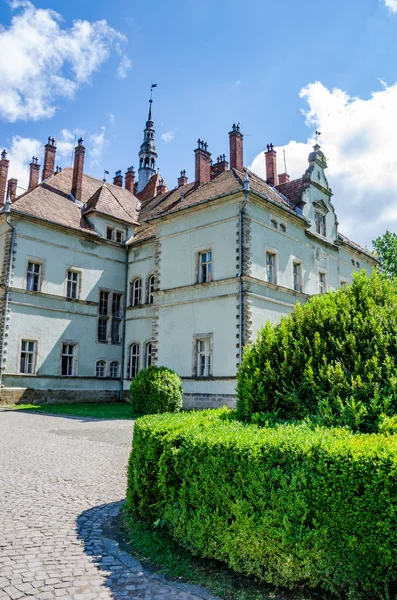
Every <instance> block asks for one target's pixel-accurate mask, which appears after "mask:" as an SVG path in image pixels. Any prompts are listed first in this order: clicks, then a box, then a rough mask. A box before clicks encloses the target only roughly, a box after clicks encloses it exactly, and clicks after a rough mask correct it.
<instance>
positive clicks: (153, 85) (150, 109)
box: [148, 83, 157, 121]
mask: <svg viewBox="0 0 397 600" xmlns="http://www.w3.org/2000/svg"><path fill="white" fill-rule="evenodd" d="M156 87H157V83H152V85H151V86H150V100H149V116H148V121H151V120H152V102H153V88H156Z"/></svg>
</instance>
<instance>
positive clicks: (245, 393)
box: [237, 272, 397, 433]
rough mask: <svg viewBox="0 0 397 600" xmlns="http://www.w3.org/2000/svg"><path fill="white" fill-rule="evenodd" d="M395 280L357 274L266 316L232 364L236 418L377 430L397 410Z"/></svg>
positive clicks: (396, 299) (396, 310) (396, 305)
mask: <svg viewBox="0 0 397 600" xmlns="http://www.w3.org/2000/svg"><path fill="white" fill-rule="evenodd" d="M396 283H397V282H394V283H392V282H390V281H389V280H388V279H387V278H386V277H385V276H383V275H382V274H381V273H377V272H374V273H373V274H372V275H371V276H370V277H367V276H366V274H365V273H358V274H357V275H356V276H355V277H354V281H353V284H352V285H349V286H346V288H341V289H339V290H338V291H336V292H332V293H331V292H330V293H328V294H323V295H318V296H315V297H312V298H311V299H310V300H309V301H308V302H307V303H306V304H304V305H299V304H298V305H297V306H296V307H295V309H294V311H293V312H292V313H291V314H289V315H287V316H285V317H283V319H282V320H281V322H280V323H279V324H277V325H273V324H271V323H267V324H266V325H265V327H264V328H263V329H262V331H261V332H260V333H259V335H258V339H257V341H256V342H255V343H254V344H252V345H251V346H249V347H248V348H247V349H246V350H245V352H244V356H243V362H242V364H241V367H240V369H239V371H238V376H237V379H238V383H237V393H238V402H237V412H238V415H239V418H240V419H241V420H246V421H251V418H252V415H253V414H255V413H265V414H266V413H267V414H269V415H273V416H274V415H276V416H277V417H278V418H279V419H280V420H287V421H291V420H301V419H305V418H310V419H312V420H313V421H314V422H316V423H317V424H321V425H324V426H326V427H333V426H336V427H339V426H343V427H349V428H350V429H352V430H354V431H361V432H363V433H374V432H377V431H378V430H379V428H380V425H381V423H382V421H383V419H384V418H385V417H392V416H393V415H396V414H397V293H396V291H397V288H396Z"/></svg>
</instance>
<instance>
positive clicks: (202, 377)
mask: <svg viewBox="0 0 397 600" xmlns="http://www.w3.org/2000/svg"><path fill="white" fill-rule="evenodd" d="M151 107H152V104H151V103H150V110H149V116H148V120H147V122H146V127H145V130H144V141H143V143H142V146H141V149H140V152H139V168H138V179H137V181H135V173H134V170H133V168H132V167H130V168H129V169H127V172H126V174H125V180H124V186H123V177H122V174H121V171H118V172H116V175H115V178H114V181H113V183H112V184H111V183H107V182H104V181H100V180H97V179H94V178H92V177H90V176H89V175H87V174H85V173H84V153H85V148H84V145H83V140H81V139H80V140H79V142H78V145H77V147H76V150H75V159H74V166H73V168H72V167H68V168H65V169H63V170H61V169H59V168H55V162H56V160H55V159H56V145H55V140H54V139H53V138H50V139H49V141H48V144H47V145H46V146H45V153H44V166H43V170H42V177H41V181H39V179H40V165H39V164H38V159H37V158H33V160H32V163H31V165H30V181H29V189H28V190H27V191H26V192H24V193H23V194H22V195H20V196H17V194H16V190H17V182H16V180H13V179H10V180H9V181H8V183H7V173H8V160H7V158H6V153H5V152H3V154H2V155H1V156H2V158H1V160H0V201H1V202H4V198H6V202H5V204H4V205H3V207H2V210H1V212H0V259H1V264H2V272H1V280H0V284H1V286H0V289H1V299H0V315H1V317H0V318H1V331H0V335H1V337H0V341H1V347H0V363H1V386H2V387H1V389H0V398H1V399H2V401H3V402H4V401H10V402H15V401H24V402H27V401H29V402H35V401H45V400H47V401H70V400H98V399H109V400H115V399H117V398H119V397H122V396H123V395H125V394H126V393H127V391H128V388H129V385H130V381H131V379H132V378H133V377H134V376H135V375H136V374H137V372H138V371H139V370H140V369H141V368H143V367H145V366H148V365H149V364H157V365H165V366H168V367H170V368H172V369H174V370H175V371H177V372H178V373H179V375H180V376H181V377H182V381H183V386H184V394H185V395H184V404H185V407H187V408H192V407H200V408H201V407H207V406H219V405H223V404H228V405H230V406H233V405H234V403H235V382H236V381H235V377H236V369H237V367H238V365H239V362H240V359H241V355H242V350H243V347H244V346H245V345H246V344H248V343H250V342H251V341H252V340H254V339H255V338H256V334H257V332H258V330H259V329H260V327H261V326H262V325H263V324H264V322H265V321H266V320H268V319H270V320H271V321H273V322H277V321H278V320H279V319H280V318H281V317H282V316H283V315H285V314H287V313H288V312H290V311H291V310H293V308H294V305H295V303H296V302H305V301H306V300H307V299H308V298H309V297H310V296H311V295H313V294H318V293H325V292H326V291H327V290H335V289H337V288H339V287H340V286H341V285H345V284H346V283H349V282H350V281H351V280H352V276H353V273H354V272H355V271H357V270H361V269H365V270H366V271H367V272H368V273H369V272H370V271H371V269H372V268H373V267H374V266H375V265H376V263H377V261H376V259H375V258H374V257H373V256H372V255H371V254H369V253H368V252H367V251H366V250H364V249H363V248H360V247H359V246H358V245H357V244H355V243H353V242H351V241H350V240H348V239H347V238H346V237H344V236H343V235H342V234H340V233H339V232H338V221H337V216H336V213H335V209H334V206H333V204H332V201H331V198H332V191H331V189H330V187H329V185H328V181H327V179H326V176H325V169H326V167H327V164H326V159H325V156H324V154H323V153H322V151H321V149H320V147H319V146H318V145H316V146H315V147H314V149H313V152H312V153H311V154H310V155H309V161H308V162H309V164H308V168H307V170H306V172H305V173H304V175H303V176H302V177H301V178H299V179H297V180H294V181H290V180H289V176H288V175H287V174H285V173H283V174H281V175H279V176H278V175H277V168H276V152H275V150H274V148H273V146H272V145H271V144H270V145H268V147H267V151H266V152H265V155H266V169H267V178H266V181H265V180H263V179H261V178H260V177H258V176H257V175H255V174H254V173H252V172H250V171H249V170H248V169H245V168H244V166H243V135H242V133H241V132H240V128H239V126H236V125H234V126H233V128H232V130H231V132H230V133H229V150H230V158H229V160H230V166H229V163H228V162H227V161H226V156H225V155H224V154H223V155H220V156H219V157H218V158H217V160H216V162H212V161H211V154H210V153H209V151H208V145H207V144H206V143H205V142H203V141H201V140H199V141H198V145H197V148H196V150H195V179H194V181H193V182H191V183H189V182H188V179H187V177H186V172H185V171H181V174H180V177H179V178H178V180H177V186H176V187H175V188H173V189H168V188H167V186H166V185H165V183H164V181H163V179H162V177H161V175H160V174H159V173H158V171H157V168H156V164H157V158H158V157H157V153H156V147H155V138H154V135H155V131H154V122H153V120H152V108H151ZM6 188H7V192H6ZM1 194H3V195H1Z"/></svg>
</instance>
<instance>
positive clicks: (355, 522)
mask: <svg viewBox="0 0 397 600" xmlns="http://www.w3.org/2000/svg"><path fill="white" fill-rule="evenodd" d="M126 510H127V511H133V512H135V513H138V515H140V516H141V517H144V518H145V519H146V520H148V519H151V520H152V523H153V522H154V521H156V522H157V523H161V525H163V526H164V527H166V528H167V529H168V531H169V532H170V534H171V535H172V537H173V538H174V539H175V540H176V541H178V542H179V543H180V544H181V545H182V546H184V547H186V548H188V549H190V550H191V551H192V552H193V553H194V554H196V555H200V556H203V557H209V558H215V559H218V560H221V561H224V562H225V563H227V564H228V565H229V566H230V567H231V568H233V569H234V570H235V571H238V572H240V573H244V574H246V575H254V576H256V577H258V578H259V579H261V580H264V581H267V582H270V583H273V584H275V585H283V586H286V587H289V588H294V587H295V588H296V587H301V586H302V585H306V586H308V587H313V588H314V587H321V588H323V589H324V590H327V591H328V592H332V593H334V594H336V595H338V596H340V597H343V598H351V599H353V598H354V599H355V598H365V599H368V598H386V597H388V592H389V586H390V583H391V582H393V580H395V578H396V575H397V528H396V527H395V521H396V515H397V448H396V440H395V436H383V435H379V434H378V435H362V434H358V435H357V434H356V435H354V434H351V433H349V432H348V431H347V430H346V429H325V428H315V429H313V428H310V427H309V426H308V425H307V424H301V425H292V424H289V425H277V426H275V427H273V428H259V427H257V426H255V425H246V424H243V423H239V422H237V421H228V419H227V412H226V411H225V410H224V411H211V412H210V411H207V412H206V413H204V414H197V413H193V414H184V415H175V416H174V415H164V416H158V417H143V418H142V419H138V421H137V422H136V425H135V433H134V441H133V449H132V454H131V458H130V462H129V488H128V494H127V502H126Z"/></svg>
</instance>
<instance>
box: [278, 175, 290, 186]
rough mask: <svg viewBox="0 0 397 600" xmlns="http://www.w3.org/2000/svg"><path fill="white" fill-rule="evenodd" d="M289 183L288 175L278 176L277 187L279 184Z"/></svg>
mask: <svg viewBox="0 0 397 600" xmlns="http://www.w3.org/2000/svg"><path fill="white" fill-rule="evenodd" d="M288 182H289V175H288V173H280V175H279V176H278V183H279V185H280V184H281V183H288Z"/></svg>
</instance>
